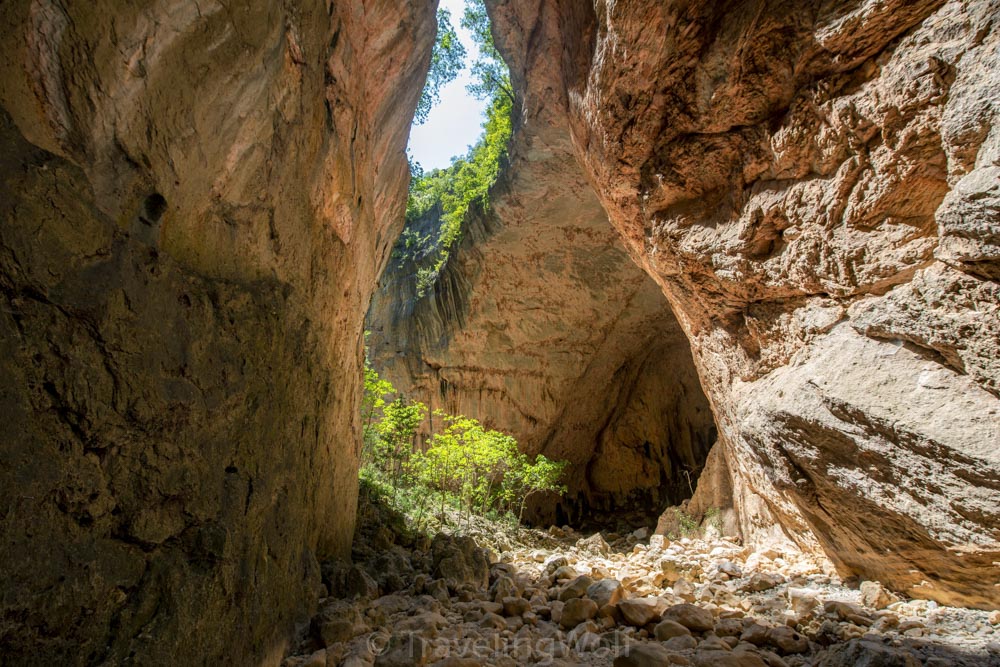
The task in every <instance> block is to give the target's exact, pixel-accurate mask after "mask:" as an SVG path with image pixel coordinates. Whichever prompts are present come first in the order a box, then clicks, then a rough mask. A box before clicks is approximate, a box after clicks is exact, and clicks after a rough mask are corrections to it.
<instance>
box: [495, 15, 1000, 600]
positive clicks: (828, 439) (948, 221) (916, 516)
mask: <svg viewBox="0 0 1000 667" xmlns="http://www.w3.org/2000/svg"><path fill="white" fill-rule="evenodd" d="M998 11H1000V5H998V3H997V2H995V1H983V2H958V1H953V2H942V1H941V0H925V1H921V2H867V1H837V2H824V3H819V4H815V3H812V4H809V3H807V4H803V3H792V2H781V1H775V2H743V3H721V4H720V3H688V2H663V3H641V2H616V3H610V2H595V3H593V4H581V3H569V2H524V3H495V6H493V7H492V12H493V16H494V21H495V26H496V34H497V37H498V40H499V41H500V43H501V45H502V48H503V50H504V52H505V54H506V55H507V56H508V58H509V60H510V62H511V65H512V74H513V79H514V81H515V83H516V84H517V85H518V86H519V89H520V90H522V91H523V94H524V100H525V104H524V109H525V112H524V116H525V118H524V127H525V128H531V127H532V125H536V124H541V125H542V126H544V125H546V124H556V125H558V124H560V123H567V124H569V126H570V127H571V133H572V138H573V141H574V144H575V147H576V150H577V154H578V156H579V158H580V163H581V164H582V166H583V169H584V171H585V174H586V178H587V180H588V181H589V182H591V183H593V184H594V185H595V187H596V192H597V195H598V197H599V199H600V201H601V203H602V205H603V207H604V208H605V210H606V211H607V213H608V215H609V216H610V219H611V223H612V224H613V225H614V227H615V228H616V229H617V230H618V231H619V232H620V234H621V236H622V238H623V239H624V240H625V243H626V247H627V249H628V251H629V252H630V254H631V255H632V257H633V258H634V259H635V260H636V261H637V262H638V263H639V265H640V266H641V267H642V268H643V269H644V270H645V271H646V272H647V273H648V274H649V275H650V276H652V277H653V278H654V279H655V280H656V281H657V283H658V284H659V285H660V286H661V287H662V289H663V292H664V294H665V295H666V297H667V299H668V301H669V302H670V305H671V307H672V308H673V311H674V313H675V314H676V316H677V318H678V320H679V322H680V324H681V326H682V328H683V330H684V332H685V333H686V335H687V337H688V339H689V340H690V342H691V346H692V349H693V354H694V361H695V365H696V367H697V369H698V373H699V376H700V378H701V382H702V385H703V387H704V389H705V392H706V394H707V396H708V399H709V401H710V403H711V405H712V408H713V411H714V413H715V417H716V421H717V424H718V427H719V431H720V444H721V446H722V452H723V453H724V455H725V463H726V468H727V469H728V470H729V472H730V475H731V479H732V495H733V498H732V503H733V505H734V507H735V509H736V511H737V514H738V515H739V519H740V524H741V526H742V529H743V532H744V534H745V536H746V537H747V538H748V539H749V540H751V541H754V542H763V541H765V540H773V539H788V540H791V541H793V542H794V543H795V544H797V545H798V547H799V548H802V549H804V550H806V551H810V552H816V553H819V552H822V553H825V554H827V555H828V556H829V557H831V558H832V559H833V560H834V561H835V563H836V564H837V565H838V566H839V567H840V568H841V570H842V571H844V572H853V573H857V574H860V575H862V576H865V577H871V578H877V579H879V580H881V581H884V582H886V583H888V584H890V585H891V586H892V587H894V588H896V589H899V590H905V591H910V592H912V593H915V594H920V595H925V596H928V597H931V598H933V599H936V600H939V601H944V602H948V601H953V602H954V601H960V602H963V603H966V604H974V605H980V606H984V607H991V606H992V607H995V606H996V605H997V604H998V601H1000V591H998V589H997V584H996V582H997V581H998V580H1000V569H998V565H997V562H998V561H1000V532H998V528H997V527H998V526H1000V522H998V521H997V519H998V516H997V512H998V508H1000V459H998V458H997V452H998V451H1000V448H998V445H1000V402H998V400H997V390H996V387H997V377H998V376H997V372H998V368H997V366H996V362H995V357H996V351H997V347H998V346H997V339H996V332H997V327H998V317H1000V315H998V312H997V293H996V283H995V282H994V281H995V278H996V271H997V266H998V264H997V255H996V224H997V220H996V188H997V185H996V178H995V174H996V169H997V165H998V164H1000V134H998V132H1000V130H998V129H997V128H998V127H1000V124H998V123H997V122H996V102H995V100H996V93H995V91H996V89H997V85H998V83H1000V79H998V77H1000V66H998V64H1000V32H998V25H997V23H996V20H995V19H996V16H997V13H998ZM540 100H544V103H543V102H541V101H540ZM777 527H780V530H779V529H778V528H777Z"/></svg>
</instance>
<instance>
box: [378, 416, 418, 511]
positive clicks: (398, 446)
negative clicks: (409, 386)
mask: <svg viewBox="0 0 1000 667" xmlns="http://www.w3.org/2000/svg"><path fill="white" fill-rule="evenodd" d="M382 415H383V416H382V421H380V422H379V423H378V424H377V425H376V426H375V429H376V431H377V432H378V436H379V444H378V453H379V456H378V461H379V462H380V465H381V468H382V470H383V472H385V473H387V474H388V475H389V476H390V478H391V480H392V488H393V494H394V495H395V490H396V489H398V488H399V484H400V477H401V475H402V474H403V472H404V471H405V470H406V467H407V465H406V464H407V462H408V461H409V459H410V455H411V454H412V453H413V444H414V442H413V441H414V439H415V438H416V435H417V429H418V428H420V423H421V422H423V420H424V417H426V416H427V406H426V405H424V404H423V403H421V402H419V401H414V402H413V403H410V402H408V401H406V400H405V399H403V398H397V399H396V400H395V401H393V402H392V403H388V404H386V405H385V407H383V408H382Z"/></svg>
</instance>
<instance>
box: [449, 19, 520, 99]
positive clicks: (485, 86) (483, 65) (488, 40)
mask: <svg viewBox="0 0 1000 667" xmlns="http://www.w3.org/2000/svg"><path fill="white" fill-rule="evenodd" d="M461 23H462V27H463V28H465V29H467V30H468V31H469V32H470V33H472V39H473V41H474V42H475V43H476V46H477V47H478V49H479V57H478V58H476V60H475V61H474V62H473V63H472V68H471V69H472V77H473V79H474V81H473V82H472V83H470V84H469V85H468V86H466V88H467V89H468V90H469V92H470V93H472V94H473V95H475V96H476V97H477V98H479V99H481V100H490V101H495V100H496V99H497V98H498V97H501V96H504V97H507V98H508V101H509V102H510V103H511V104H513V103H514V89H513V88H512V87H511V85H510V73H509V70H508V69H507V63H505V62H504V59H503V56H501V55H500V52H499V51H498V50H497V47H496V44H495V43H494V42H493V32H492V31H491V30H490V17H489V14H487V13H486V4H485V3H484V2H483V0H467V2H466V4H465V12H464V14H463V15H462V21H461Z"/></svg>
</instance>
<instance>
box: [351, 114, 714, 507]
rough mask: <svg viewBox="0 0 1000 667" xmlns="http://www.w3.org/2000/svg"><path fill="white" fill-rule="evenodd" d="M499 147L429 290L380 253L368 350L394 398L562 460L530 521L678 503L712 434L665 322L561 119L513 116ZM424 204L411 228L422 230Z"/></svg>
mask: <svg viewBox="0 0 1000 667" xmlns="http://www.w3.org/2000/svg"><path fill="white" fill-rule="evenodd" d="M510 152H511V157H510V161H509V164H508V165H507V166H506V168H505V170H504V174H505V175H504V176H503V177H502V178H501V180H500V182H498V184H497V185H496V186H495V187H494V188H493V191H492V192H491V195H490V202H489V205H488V208H486V210H483V208H482V207H479V208H478V209H476V208H474V209H473V210H472V211H471V213H470V214H469V215H468V216H467V218H466V222H465V225H464V231H463V237H462V242H461V243H460V244H459V245H458V247H457V248H455V249H454V250H453V251H452V252H451V253H450V255H449V258H448V262H447V264H446V265H445V267H444V270H443V271H442V274H441V276H440V278H439V279H438V280H437V282H436V284H435V285H434V287H433V289H432V290H429V291H428V292H427V294H425V295H423V296H418V294H417V287H416V282H417V281H416V268H417V264H416V263H415V262H414V261H411V260H410V258H409V256H407V255H405V254H404V253H402V252H397V257H396V258H394V260H391V261H390V264H389V267H388V269H387V271H386V273H385V275H384V276H383V278H382V280H381V282H380V288H379V290H378V291H377V292H376V294H375V297H374V298H373V300H372V307H371V310H370V312H369V316H368V320H369V324H368V327H369V329H371V331H372V333H371V336H370V338H369V341H368V342H369V349H370V355H371V358H372V361H373V363H374V365H375V366H376V368H378V369H379V370H380V371H381V372H383V373H384V374H385V375H386V376H387V377H389V378H390V379H391V380H392V381H393V382H394V383H395V385H396V387H397V389H399V390H400V391H401V392H402V393H403V394H404V395H406V396H407V397H409V398H413V399H419V400H421V401H424V402H426V403H428V404H429V406H430V407H431V408H432V409H433V408H442V409H444V410H445V411H447V412H450V413H453V414H466V415H470V416H474V417H477V418H479V419H481V420H483V421H484V422H485V423H486V424H487V425H489V426H490V427H493V428H500V429H502V430H504V431H508V432H510V433H513V434H514V435H515V437H517V439H518V441H519V443H520V445H521V447H522V449H524V450H526V451H527V452H529V453H531V454H535V453H544V454H545V455H546V456H549V457H550V458H556V459H562V460H568V461H570V462H571V463H572V468H571V470H570V472H569V474H568V475H567V481H568V482H569V487H570V492H569V494H568V496H567V498H566V500H565V501H564V502H563V503H562V504H561V505H560V506H559V507H555V506H554V505H552V503H551V499H546V502H545V503H542V504H540V505H538V506H536V507H533V508H532V510H531V512H530V513H531V514H532V515H533V518H534V519H535V520H537V521H543V522H552V521H558V522H560V523H565V522H566V521H579V520H580V519H581V518H584V517H589V516H591V515H592V514H593V513H594V512H595V511H607V510H616V509H623V508H629V509H641V510H645V511H652V512H655V511H656V510H657V508H660V509H662V508H663V507H665V506H666V505H667V504H671V503H676V502H679V501H680V500H681V499H682V498H684V497H686V496H687V495H690V486H689V483H690V482H693V480H694V479H696V478H697V475H698V473H699V472H700V470H701V468H702V466H703V464H704V462H705V458H706V456H707V453H708V449H709V447H710V446H711V445H712V443H713V442H714V439H715V432H714V426H713V423H712V417H711V412H710V410H709V407H708V403H707V401H706V399H705V396H704V394H703V393H702V391H701V388H700V386H699V384H698V379H697V375H696V373H695V370H694V365H693V363H692V359H691V353H690V351H689V346H688V345H687V341H686V339H685V338H684V336H683V334H682V332H681V330H680V326H679V325H678V323H677V320H676V318H674V316H673V315H672V313H671V311H670V308H669V306H668V305H667V303H666V301H665V300H664V298H663V295H662V293H661V292H660V289H659V288H658V287H657V285H656V284H655V283H654V282H653V281H652V280H651V279H650V278H649V277H648V276H647V275H645V274H644V273H643V272H642V271H641V270H640V269H639V268H638V267H637V266H636V265H635V263H633V262H632V261H630V260H629V258H628V255H627V254H626V253H625V249H624V247H623V245H622V243H621V241H620V240H619V238H618V235H617V233H616V232H615V230H614V229H612V227H611V226H610V225H609V224H608V217H607V214H606V213H605V212H604V211H603V209H602V208H601V206H600V203H599V202H598V201H597V198H596V197H595V196H594V194H593V191H592V189H591V188H590V187H589V186H588V185H587V184H586V182H585V181H584V180H583V178H582V175H581V172H580V169H579V167H578V166H577V163H576V159H575V157H574V155H573V152H572V144H571V143H570V141H569V133H568V131H567V126H566V125H565V124H563V125H561V126H544V127H542V128H538V129H536V128H534V127H533V126H530V127H529V126H525V127H524V128H523V129H522V130H521V131H519V132H517V133H516V135H515V139H514V142H513V144H512V146H511V148H510ZM437 215H439V212H438V211H434V210H431V211H429V214H428V215H427V216H425V218H422V219H420V220H417V221H415V223H416V224H414V225H413V230H412V231H413V233H414V234H416V235H417V236H426V235H436V233H437V230H436V228H435V226H436V225H437V224H439V223H438V220H437ZM401 243H402V241H401ZM432 425H433V424H432Z"/></svg>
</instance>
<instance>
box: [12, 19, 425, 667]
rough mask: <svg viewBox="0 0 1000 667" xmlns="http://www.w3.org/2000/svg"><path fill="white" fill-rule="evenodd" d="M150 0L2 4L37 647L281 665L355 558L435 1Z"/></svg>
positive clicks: (30, 592)
mask: <svg viewBox="0 0 1000 667" xmlns="http://www.w3.org/2000/svg"><path fill="white" fill-rule="evenodd" d="M142 4H143V6H142V7H141V8H139V7H138V6H137V5H136V6H133V5H130V4H128V3H116V2H96V3H91V2H88V3H55V2H49V1H48V0H33V1H31V2H28V1H26V0H18V1H15V2H10V3H4V5H3V7H2V9H0V26H2V27H0V37H2V39H3V43H4V55H3V58H2V59H0V106H2V109H0V146H2V150H0V420H2V425H0V530H2V533H3V536H4V539H3V543H2V545H0V569H2V570H3V572H4V576H3V577H2V580H0V619H2V620H0V645H2V646H3V653H4V659H5V660H10V661H12V662H28V663H32V664H34V663H39V662H53V663H59V664H90V663H98V662H103V661H107V662H110V663H121V662H135V663H137V664H200V663H207V662H211V661H213V660H215V661H222V662H225V663H231V664H251V663H256V662H258V661H261V660H263V661H268V660H275V659H277V658H279V657H280V655H281V653H282V652H283V649H284V646H285V644H284V642H285V640H286V638H287V636H288V634H289V632H290V630H291V628H292V625H293V623H294V622H296V621H297V620H301V618H303V616H304V615H305V614H307V613H308V611H309V607H310V606H311V605H313V604H314V603H315V599H316V594H317V590H318V585H319V581H320V573H319V567H318V565H317V558H320V557H325V556H336V555H345V554H346V553H347V552H348V550H349V546H350V538H351V535H352V530H353V516H354V509H355V502H356V496H357V480H356V457H357V452H356V444H355V443H356V436H355V432H354V429H355V427H356V421H357V418H356V416H355V415H356V413H357V401H358V397H359V389H358V377H359V372H358V369H359V363H360V351H361V326H362V315H363V308H364V306H363V304H365V303H367V299H368V295H369V293H370V291H371V289H372V287H373V285H374V282H375V277H376V275H377V273H378V271H379V270H380V269H381V266H382V264H383V263H384V257H385V256H386V253H387V251H388V247H387V246H388V239H390V238H392V237H394V236H395V233H397V232H398V229H389V227H390V226H391V225H390V222H389V221H393V220H399V219H401V214H402V207H403V204H404V200H405V188H406V179H407V166H406V161H405V156H404V153H403V147H404V144H405V140H406V129H407V127H408V124H409V118H410V116H411V114H412V110H413V108H414V106H415V104H416V99H417V96H418V94H419V91H420V86H421V83H422V75H423V72H424V71H425V68H426V64H427V58H428V57H429V50H430V43H431V39H432V37H433V30H432V28H431V26H432V25H433V8H432V7H425V6H424V5H423V4H422V3H412V4H405V3H404V4H402V5H399V6H394V7H391V8H390V7H384V6H381V5H380V6H372V7H368V8H367V10H366V11H365V12H364V13H355V12H354V11H353V10H352V9H351V7H349V6H347V5H343V6H341V5H339V4H338V5H336V6H333V5H330V4H329V3H326V2H304V3H293V4H294V7H293V6H292V5H290V4H288V3H281V2H269V1H266V0H255V1H254V2H250V3H243V4H239V5H232V6H231V7H227V6H225V5H223V4H216V5H212V6H210V7H209V6H205V3H191V2H172V1H166V0H165V1H162V2H154V3H142ZM199 5H201V6H199ZM373 70H377V71H379V72H380V77H379V78H378V80H375V81H373V80H371V79H370V77H367V76H362V75H360V74H359V73H361V72H370V71H373Z"/></svg>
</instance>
